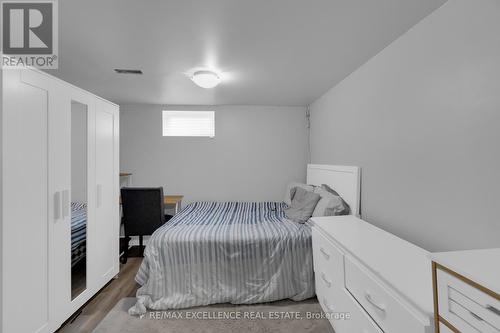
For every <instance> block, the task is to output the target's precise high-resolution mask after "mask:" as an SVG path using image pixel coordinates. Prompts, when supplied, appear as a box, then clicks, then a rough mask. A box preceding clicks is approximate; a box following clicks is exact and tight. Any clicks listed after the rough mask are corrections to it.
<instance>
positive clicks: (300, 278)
mask: <svg viewBox="0 0 500 333" xmlns="http://www.w3.org/2000/svg"><path fill="white" fill-rule="evenodd" d="M285 207H286V206H285V204H284V203H278V202H260V203H252V202H224V203H215V202H196V203H192V204H189V205H188V206H187V207H185V208H184V209H183V210H182V211H181V212H180V213H179V214H177V215H175V216H174V217H173V218H172V219H171V220H169V221H168V222H167V223H165V224H164V225H163V226H162V227H160V228H159V229H157V230H156V231H155V232H154V233H153V235H152V236H151V238H150V240H149V242H148V244H147V246H146V249H145V251H144V260H143V262H142V264H141V266H140V268H139V271H138V273H137V275H136V278H135V279H136V281H137V282H138V283H139V284H140V285H141V287H140V288H139V289H138V291H137V303H136V304H135V305H134V306H133V307H132V308H131V309H130V310H129V313H130V314H142V313H145V311H146V309H147V308H148V309H152V310H167V309H178V308H187V307H193V306H202V305H208V304H215V303H227V302H229V303H233V304H252V303H261V302H271V301H276V300H280V299H287V298H290V299H292V300H296V301H299V300H303V299H306V298H309V297H312V296H314V274H313V264H312V246H311V228H310V226H309V225H307V224H298V223H295V222H292V221H289V220H287V219H286V217H285V214H284V211H283V209H284V208H285Z"/></svg>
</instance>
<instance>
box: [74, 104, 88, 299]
mask: <svg viewBox="0 0 500 333" xmlns="http://www.w3.org/2000/svg"><path fill="white" fill-rule="evenodd" d="M87 197H88V196H87V105H85V104H82V103H78V102H75V101H72V102H71V299H72V300H73V299H75V298H76V297H77V296H78V295H80V294H81V293H82V292H83V291H84V290H85V289H86V288H87V201H88V200H87Z"/></svg>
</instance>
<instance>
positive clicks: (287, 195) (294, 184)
mask: <svg viewBox="0 0 500 333" xmlns="http://www.w3.org/2000/svg"><path fill="white" fill-rule="evenodd" d="M294 187H300V188H303V189H304V190H306V191H309V192H313V190H314V186H312V185H307V184H302V183H297V182H292V183H289V184H288V185H287V186H286V191H285V199H284V200H283V201H284V202H285V203H286V204H287V205H288V206H291V205H292V196H291V194H290V192H291V191H292V189H293V188H294Z"/></svg>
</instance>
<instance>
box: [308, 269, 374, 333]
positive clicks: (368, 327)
mask: <svg viewBox="0 0 500 333" xmlns="http://www.w3.org/2000/svg"><path fill="white" fill-rule="evenodd" d="M316 294H317V296H318V301H319V303H320V304H321V307H322V309H323V311H324V312H325V313H326V314H327V317H328V319H329V321H330V323H331V325H332V326H333V328H334V330H335V333H383V332H382V331H381V330H380V328H379V327H378V326H377V325H376V324H375V323H374V322H373V320H372V319H371V318H370V317H369V316H368V314H367V313H366V312H365V311H364V310H363V309H362V308H361V307H360V306H359V304H358V303H357V302H356V300H355V299H354V298H353V297H352V296H351V295H350V294H349V292H348V291H347V290H346V289H345V288H342V287H337V286H333V285H330V286H328V285H327V284H325V283H324V281H323V280H321V279H319V278H318V277H317V276H316Z"/></svg>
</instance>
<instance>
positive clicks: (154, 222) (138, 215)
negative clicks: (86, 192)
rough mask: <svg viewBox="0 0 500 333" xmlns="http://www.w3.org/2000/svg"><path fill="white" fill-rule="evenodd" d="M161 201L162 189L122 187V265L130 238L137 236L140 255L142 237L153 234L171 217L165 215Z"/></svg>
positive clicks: (125, 258)
mask: <svg viewBox="0 0 500 333" xmlns="http://www.w3.org/2000/svg"><path fill="white" fill-rule="evenodd" d="M163 200H164V199H163V188H162V187H123V188H122V189H121V201H122V212H123V218H122V222H123V229H124V231H125V244H124V246H123V255H122V257H121V260H120V261H121V262H122V263H123V264H125V263H126V262H127V258H128V243H129V241H130V236H139V249H140V250H141V253H142V251H143V236H147V235H151V234H153V232H154V231H155V230H156V229H158V228H159V227H161V226H162V225H163V224H165V222H167V221H168V220H169V219H170V218H171V217H172V216H171V215H165V213H164V212H165V207H164V201H163Z"/></svg>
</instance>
